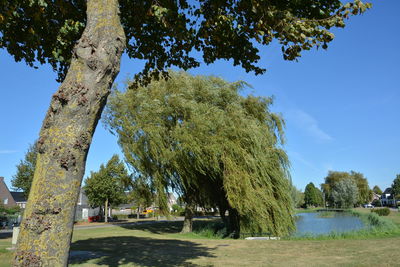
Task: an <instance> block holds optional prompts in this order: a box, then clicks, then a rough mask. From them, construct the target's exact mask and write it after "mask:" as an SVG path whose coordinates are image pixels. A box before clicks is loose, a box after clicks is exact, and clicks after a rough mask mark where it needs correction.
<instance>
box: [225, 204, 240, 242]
mask: <svg viewBox="0 0 400 267" xmlns="http://www.w3.org/2000/svg"><path fill="white" fill-rule="evenodd" d="M228 232H229V233H230V234H231V235H232V237H233V238H239V237H240V218H239V213H238V212H237V210H236V209H232V208H230V209H229V224H228Z"/></svg>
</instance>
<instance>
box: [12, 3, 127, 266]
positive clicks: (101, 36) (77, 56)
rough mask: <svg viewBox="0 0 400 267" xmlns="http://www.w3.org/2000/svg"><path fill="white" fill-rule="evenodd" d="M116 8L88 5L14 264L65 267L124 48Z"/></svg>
mask: <svg viewBox="0 0 400 267" xmlns="http://www.w3.org/2000/svg"><path fill="white" fill-rule="evenodd" d="M118 6H119V4H118V1H117V0H88V1H87V24H86V28H85V30H84V32H83V34H82V37H81V39H80V40H79V41H78V42H77V44H76V46H75V48H74V51H73V57H72V61H71V65H70V68H69V71H68V74H67V76H66V78H65V80H64V82H63V83H62V84H61V86H60V87H59V89H58V91H57V92H56V93H55V94H54V95H53V97H52V99H51V103H50V108H49V110H48V112H47V115H46V117H45V120H44V122H43V126H42V129H41V132H40V137H39V140H38V146H39V155H38V159H37V165H36V170H35V175H34V180H33V184H32V189H31V192H30V195H29V201H28V203H27V207H26V210H25V214H24V219H23V221H22V224H21V232H20V235H19V239H18V243H17V251H16V254H15V260H14V266H66V265H67V262H68V254H69V246H70V241H71V237H72V229H73V221H74V214H75V205H76V202H77V199H78V194H79V188H80V185H81V181H82V177H83V174H84V171H85V163H86V156H87V153H88V150H89V146H90V142H91V139H92V136H93V133H94V130H95V128H96V125H97V122H98V120H99V118H100V116H101V112H102V110H103V108H104V105H105V102H106V99H107V96H108V95H109V93H110V90H111V86H112V83H113V81H114V79H115V77H116V75H117V74H118V72H119V65H120V59H121V55H122V52H123V50H124V49H125V45H126V44H125V34H124V31H123V28H122V26H121V23H120V21H119V16H118V13H119V10H118Z"/></svg>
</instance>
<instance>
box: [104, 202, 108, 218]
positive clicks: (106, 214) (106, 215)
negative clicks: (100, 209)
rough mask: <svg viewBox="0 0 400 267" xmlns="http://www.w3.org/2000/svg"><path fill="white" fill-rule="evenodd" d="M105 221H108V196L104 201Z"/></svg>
mask: <svg viewBox="0 0 400 267" xmlns="http://www.w3.org/2000/svg"><path fill="white" fill-rule="evenodd" d="M104 222H108V198H107V199H106V202H105V203H104Z"/></svg>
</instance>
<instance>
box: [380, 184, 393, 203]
mask: <svg viewBox="0 0 400 267" xmlns="http://www.w3.org/2000/svg"><path fill="white" fill-rule="evenodd" d="M381 202H382V206H393V205H394V196H393V190H392V188H391V187H388V188H386V189H385V191H384V192H383V193H382V195H381Z"/></svg>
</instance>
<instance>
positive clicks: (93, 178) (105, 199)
mask: <svg viewBox="0 0 400 267" xmlns="http://www.w3.org/2000/svg"><path fill="white" fill-rule="evenodd" d="M127 176H128V173H127V171H126V168H125V165H124V163H123V162H122V161H120V160H119V157H118V155H113V156H112V158H111V159H110V160H109V161H108V162H107V164H106V166H104V165H103V164H101V165H100V170H99V171H98V172H91V173H90V177H88V178H87V179H86V180H85V186H84V187H83V190H84V191H85V194H86V195H87V197H88V200H89V204H90V205H91V206H96V207H103V205H104V212H105V217H104V218H105V221H106V222H107V220H108V219H107V216H108V215H107V211H108V207H109V206H110V205H111V206H112V205H119V204H121V203H122V202H123V201H124V200H125V193H124V185H123V182H122V181H123V180H125V179H126V177H127Z"/></svg>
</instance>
